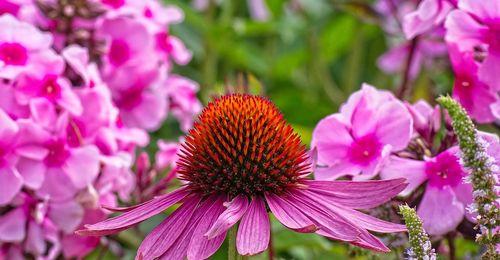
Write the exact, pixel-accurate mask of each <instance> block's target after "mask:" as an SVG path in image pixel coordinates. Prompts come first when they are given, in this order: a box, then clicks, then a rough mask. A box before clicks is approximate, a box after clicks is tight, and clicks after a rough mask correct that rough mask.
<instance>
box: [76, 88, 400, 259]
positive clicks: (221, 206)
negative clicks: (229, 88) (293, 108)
mask: <svg viewBox="0 0 500 260" xmlns="http://www.w3.org/2000/svg"><path fill="white" fill-rule="evenodd" d="M308 160H309V159H308V158H307V153H306V150H305V147H304V146H303V145H302V144H301V143H300V139H299V137H298V135H297V134H295V133H294V132H293V130H292V128H291V127H290V126H289V125H288V124H287V123H286V122H285V121H284V119H283V116H282V115H281V113H280V112H279V110H278V109H277V108H276V107H275V106H274V105H273V104H272V103H271V102H270V101H268V100H267V99H264V98H261V97H255V96H250V95H229V96H224V97H221V98H218V99H216V100H215V101H214V102H212V103H210V104H209V105H208V106H207V107H206V108H205V110H204V112H203V113H202V114H201V115H200V117H199V121H198V122H196V123H195V125H194V127H193V129H192V130H191V131H190V132H189V134H188V136H187V137H186V142H185V144H183V146H182V148H181V152H180V159H179V161H178V166H179V174H180V178H181V179H182V180H184V181H185V182H186V184H185V185H184V186H183V187H181V188H179V189H177V190H175V191H173V192H171V193H168V194H165V195H162V196H158V197H156V198H154V199H152V200H150V201H148V202H145V203H143V204H140V205H137V206H135V207H132V208H129V209H127V210H126V212H124V213H123V214H122V215H120V216H117V217H114V218H110V219H108V220H105V221H103V222H100V223H96V224H92V225H86V226H85V229H83V230H80V231H78V233H79V234H82V235H94V236H100V235H108V234H113V233H116V232H119V231H121V230H124V229H127V228H130V227H131V226H133V225H135V224H137V223H139V222H141V221H143V220H145V219H147V218H150V217H152V216H153V215H157V214H159V213H161V212H162V211H164V210H165V209H166V208H168V207H170V206H172V205H174V204H176V203H179V202H180V203H181V206H180V207H179V208H178V209H177V210H175V211H174V212H173V213H172V214H171V215H170V216H168V217H167V218H166V219H165V220H164V221H163V222H162V223H161V224H159V225H158V226H157V227H156V228H155V229H153V231H152V232H151V233H150V234H149V235H148V236H147V237H146V238H145V240H144V241H143V242H142V244H141V246H140V247H139V249H138V252H137V256H138V257H139V258H144V259H152V258H158V257H159V258H163V259H181V258H185V257H187V258H188V259H205V258H208V257H210V256H211V255H212V254H213V253H215V252H216V251H217V249H218V248H219V247H220V245H221V244H222V242H223V241H224V238H225V236H226V233H227V231H228V229H229V228H231V227H232V226H233V225H235V224H236V223H238V222H239V228H238V234H237V237H236V244H237V250H238V252H239V253H240V254H242V255H253V254H258V253H260V252H262V251H264V250H266V248H267V247H268V243H269V237H270V221H269V216H268V212H267V207H269V209H270V210H271V212H272V213H273V214H274V216H275V217H276V218H277V219H278V220H279V221H280V222H281V223H282V224H283V225H285V226H286V227H288V228H290V229H292V230H295V231H297V232H316V233H317V234H320V235H323V236H326V237H328V238H331V239H336V240H341V241H347V242H349V243H352V244H354V245H358V246H361V247H365V248H369V249H372V250H376V251H383V252H386V251H388V250H389V249H388V248H387V247H386V246H385V245H384V244H383V243H382V242H381V241H380V240H378V239H377V238H376V237H374V236H373V235H372V234H370V233H369V232H368V230H371V231H376V232H383V233H384V232H396V231H403V230H404V227H403V226H401V225H398V224H393V223H389V222H385V221H382V220H379V219H376V218H374V217H371V216H369V215H366V214H364V213H361V212H359V211H357V209H367V208H372V207H375V206H377V205H379V204H381V203H384V202H386V201H388V200H389V199H390V198H391V197H392V196H393V195H395V194H397V193H399V192H400V191H402V190H403V189H404V188H405V187H406V184H405V183H404V180H403V179H395V180H387V181H365V182H351V181H314V180H309V179H307V178H306V175H307V174H308V171H309V168H310V167H309V163H308Z"/></svg>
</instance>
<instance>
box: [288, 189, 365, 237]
mask: <svg viewBox="0 0 500 260" xmlns="http://www.w3.org/2000/svg"><path fill="white" fill-rule="evenodd" d="M306 195H307V194H303V193H301V192H299V191H295V192H294V193H291V194H290V195H289V196H283V197H282V199H283V200H285V201H287V202H288V203H289V204H292V205H295V206H296V207H297V209H299V210H300V211H301V212H302V213H303V214H304V215H306V216H307V217H308V218H309V219H310V220H311V221H313V222H314V224H315V225H316V226H317V227H319V230H318V231H316V233H317V234H320V235H322V236H326V237H329V238H333V239H337V240H342V241H355V240H356V239H357V237H358V235H359V233H360V231H359V230H358V228H357V227H356V226H355V225H354V224H352V223H351V222H350V221H349V220H347V219H345V218H344V217H342V216H341V215H339V214H337V213H336V212H332V211H330V210H328V208H326V207H321V206H320V205H319V204H320V203H321V202H317V201H315V200H312V199H311V198H309V197H308V196H306ZM325 209H327V210H326V211H325Z"/></svg>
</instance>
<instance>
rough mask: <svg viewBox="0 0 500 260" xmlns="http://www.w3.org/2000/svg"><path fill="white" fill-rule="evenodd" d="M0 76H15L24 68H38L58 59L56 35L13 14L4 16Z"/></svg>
mask: <svg viewBox="0 0 500 260" xmlns="http://www.w3.org/2000/svg"><path fill="white" fill-rule="evenodd" d="M0 28H2V30H0V78H5V79H13V78H15V77H17V75H19V73H21V72H24V71H37V70H38V69H40V68H43V66H44V65H45V62H46V61H47V60H53V59H55V57H57V56H56V54H55V52H54V51H53V50H52V49H50V46H51V44H52V37H51V36H50V35H49V34H47V33H43V32H41V31H39V30H38V29H37V28H36V27H34V26H33V25H31V24H28V23H25V22H21V21H18V20H17V19H16V18H14V17H13V16H11V15H10V14H5V15H2V16H0Z"/></svg>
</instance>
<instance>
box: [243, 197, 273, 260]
mask: <svg viewBox="0 0 500 260" xmlns="http://www.w3.org/2000/svg"><path fill="white" fill-rule="evenodd" d="M270 236H271V226H270V223H269V215H268V214H267V210H266V203H265V202H264V200H263V199H262V198H256V197H255V198H252V201H251V202H250V206H249V207H248V210H247V212H246V213H245V215H243V218H241V223H240V226H239V227H238V234H237V236H236V249H238V253H239V254H240V255H255V254H258V253H261V252H263V251H264V250H266V249H267V246H268V245H269V238H270Z"/></svg>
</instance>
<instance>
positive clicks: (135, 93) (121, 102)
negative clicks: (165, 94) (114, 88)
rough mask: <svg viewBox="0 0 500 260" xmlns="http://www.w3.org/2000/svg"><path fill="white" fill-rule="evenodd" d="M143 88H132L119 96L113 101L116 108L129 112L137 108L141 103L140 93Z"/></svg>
mask: <svg viewBox="0 0 500 260" xmlns="http://www.w3.org/2000/svg"><path fill="white" fill-rule="evenodd" d="M143 91H144V87H135V86H134V87H132V88H130V89H128V90H126V91H124V92H123V93H121V94H120V97H118V98H116V99H115V102H116V106H118V107H119V108H121V109H125V110H131V109H134V108H135V107H137V106H139V105H140V104H141V102H142V92H143Z"/></svg>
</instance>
